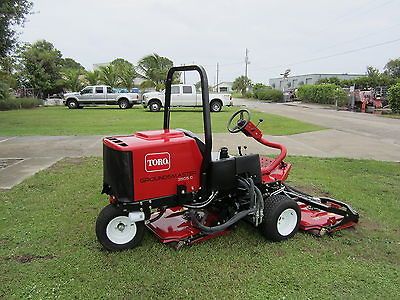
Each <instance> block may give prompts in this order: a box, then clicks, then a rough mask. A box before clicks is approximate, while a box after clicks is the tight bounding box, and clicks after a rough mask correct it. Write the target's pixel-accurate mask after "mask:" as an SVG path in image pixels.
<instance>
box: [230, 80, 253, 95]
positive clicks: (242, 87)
mask: <svg viewBox="0 0 400 300" xmlns="http://www.w3.org/2000/svg"><path fill="white" fill-rule="evenodd" d="M250 86H251V80H250V79H249V78H248V77H246V76H244V75H242V76H239V77H238V78H236V79H235V80H234V81H233V84H232V89H233V90H234V91H238V92H240V93H241V94H242V95H243V96H244V94H245V93H246V91H247V88H248V87H250Z"/></svg>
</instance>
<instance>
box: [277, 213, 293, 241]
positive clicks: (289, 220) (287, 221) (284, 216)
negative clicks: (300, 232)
mask: <svg viewBox="0 0 400 300" xmlns="http://www.w3.org/2000/svg"><path fill="white" fill-rule="evenodd" d="M276 225H277V229H278V232H279V234H280V235H282V236H288V235H289V234H291V233H292V232H293V230H294V229H295V228H296V225H297V213H296V211H295V210H294V209H293V208H287V209H285V210H284V211H283V212H282V213H281V214H280V215H279V217H278V222H277V224H276Z"/></svg>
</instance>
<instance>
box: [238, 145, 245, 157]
mask: <svg viewBox="0 0 400 300" xmlns="http://www.w3.org/2000/svg"><path fill="white" fill-rule="evenodd" d="M243 149H244V151H246V150H247V146H243ZM238 153H239V155H240V156H243V153H242V146H238Z"/></svg>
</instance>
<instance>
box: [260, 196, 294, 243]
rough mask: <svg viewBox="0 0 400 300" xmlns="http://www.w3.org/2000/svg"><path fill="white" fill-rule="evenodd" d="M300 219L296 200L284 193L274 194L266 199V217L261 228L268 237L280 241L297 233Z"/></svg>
mask: <svg viewBox="0 0 400 300" xmlns="http://www.w3.org/2000/svg"><path fill="white" fill-rule="evenodd" d="M300 219H301V212H300V208H299V205H298V204H297V202H296V201H294V200H292V199H290V198H289V197H286V196H284V195H274V196H271V197H268V198H266V199H265V200H264V219H263V222H262V223H261V224H260V227H259V228H260V230H261V233H262V234H263V235H264V236H265V237H266V238H267V239H269V240H271V241H275V242H279V241H283V240H287V239H289V238H291V237H293V236H294V235H295V234H296V233H297V231H298V230H299V225H300Z"/></svg>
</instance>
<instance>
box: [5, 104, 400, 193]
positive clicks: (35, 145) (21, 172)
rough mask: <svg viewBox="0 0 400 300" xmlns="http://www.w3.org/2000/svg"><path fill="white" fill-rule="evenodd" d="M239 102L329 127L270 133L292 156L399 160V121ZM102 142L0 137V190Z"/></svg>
mask: <svg viewBox="0 0 400 300" xmlns="http://www.w3.org/2000/svg"><path fill="white" fill-rule="evenodd" d="M235 103H237V104H246V105H247V106H248V107H250V108H255V109H258V110H260V111H264V112H269V113H274V114H279V115H284V116H288V117H291V118H295V119H299V120H303V121H306V122H310V123H314V124H318V125H322V126H325V127H327V128H329V129H327V130H322V131H316V132H310V133H302V134H295V135H291V136H268V135H267V137H268V138H269V139H270V140H272V141H276V142H281V143H283V144H284V145H286V146H287V148H288V152H289V154H292V155H309V156H317V157H350V158H367V159H377V160H387V161H398V162H400V120H395V119H387V118H382V117H378V116H373V115H370V114H361V113H351V112H338V111H334V110H327V109H321V108H320V107H315V106H310V105H308V106H291V105H285V104H267V103H260V102H257V101H251V100H240V99H236V101H235ZM265 122H268V120H265ZM101 138H102V137H101V136H31V137H0V188H2V189H9V188H11V187H13V186H14V185H16V184H18V183H20V182H21V181H22V180H24V179H25V178H27V177H29V176H31V175H33V174H35V173H36V172H38V171H40V170H43V169H45V168H48V167H49V166H51V165H52V164H54V163H55V162H57V161H58V160H60V159H62V158H63V157H80V156H101V155H102V143H101ZM213 143H214V147H213V148H214V150H215V151H216V150H218V149H219V148H220V147H222V146H228V147H229V149H230V152H231V153H236V152H237V145H242V146H244V145H246V146H248V149H247V151H248V153H261V154H269V153H276V152H274V150H269V149H268V148H266V147H264V146H262V145H260V144H258V143H257V142H255V141H254V140H252V139H251V138H247V137H245V136H244V135H243V134H229V133H217V134H214V141H213Z"/></svg>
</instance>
